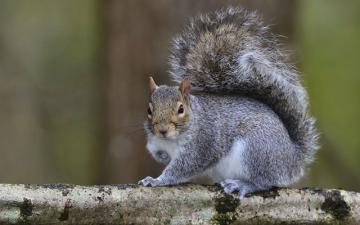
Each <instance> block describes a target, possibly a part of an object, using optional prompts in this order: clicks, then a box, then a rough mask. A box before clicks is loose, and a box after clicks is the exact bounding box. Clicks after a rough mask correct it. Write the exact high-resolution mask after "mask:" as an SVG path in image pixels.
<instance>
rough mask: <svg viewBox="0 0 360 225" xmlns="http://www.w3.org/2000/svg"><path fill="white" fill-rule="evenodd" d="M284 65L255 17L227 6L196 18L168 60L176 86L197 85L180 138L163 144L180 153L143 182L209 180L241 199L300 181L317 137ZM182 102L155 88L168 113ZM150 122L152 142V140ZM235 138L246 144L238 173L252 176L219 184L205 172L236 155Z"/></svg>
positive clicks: (301, 93)
mask: <svg viewBox="0 0 360 225" xmlns="http://www.w3.org/2000/svg"><path fill="white" fill-rule="evenodd" d="M286 59H287V56H286V54H284V53H283V52H282V50H281V48H280V47H279V44H278V41H277V39H276V37H275V36H274V35H273V34H271V33H270V32H269V29H268V27H266V26H264V25H263V22H262V20H261V19H260V18H259V17H258V16H257V15H256V14H255V13H249V12H247V11H245V10H242V9H234V8H229V9H226V10H220V11H217V12H214V13H210V14H208V15H203V16H199V17H197V18H195V19H193V20H192V21H191V23H190V25H189V26H188V27H187V29H186V30H185V31H184V32H183V33H182V34H181V35H180V36H178V37H177V38H175V39H174V46H173V49H172V54H171V56H170V63H171V70H170V74H171V77H172V78H173V79H174V80H175V81H177V82H180V81H181V80H182V79H183V78H185V77H190V79H191V84H192V87H193V95H191V98H190V111H189V119H188V121H187V122H186V123H185V124H184V126H182V128H183V129H182V130H181V131H180V132H179V135H178V136H177V137H176V138H169V140H166V142H164V143H166V144H165V145H167V144H169V146H170V145H172V144H174V146H179V147H180V150H179V153H176V154H173V156H176V157H175V158H171V157H170V158H171V159H170V161H167V163H169V164H168V166H167V167H166V168H165V170H164V171H163V173H162V175H161V176H160V177H158V178H156V179H153V178H151V177H147V178H145V179H144V180H142V181H140V183H141V184H144V185H152V186H156V185H167V184H176V183H181V182H186V181H197V180H198V178H199V177H200V178H204V177H206V176H210V177H208V178H209V179H210V181H211V182H220V181H223V180H224V181H223V182H222V183H221V184H222V186H223V187H224V188H225V190H229V191H233V190H236V189H240V197H243V196H244V195H245V194H246V193H248V192H253V191H257V190H264V189H268V188H270V187H271V186H286V185H289V184H291V183H293V182H295V181H297V180H298V179H299V178H300V177H301V176H302V175H303V174H304V169H305V167H306V166H307V165H308V164H309V163H310V162H311V161H312V160H313V158H314V154H315V152H316V150H317V149H318V145H317V136H318V135H317V132H316V129H315V127H314V123H315V120H314V118H312V117H311V116H310V115H309V113H308V97H307V93H306V91H305V89H304V88H303V86H302V85H301V82H300V80H299V75H298V73H297V71H296V70H295V69H294V67H293V66H292V65H291V64H290V63H288V62H287V60H286ZM170 90H171V91H170ZM180 96H181V93H180V92H179V91H178V89H177V87H167V88H158V90H155V91H154V93H153V94H152V96H151V101H152V102H153V104H154V107H155V108H157V109H160V108H162V109H161V110H159V111H160V112H168V111H169V110H170V109H164V106H165V105H167V106H165V108H166V107H168V106H169V104H170V103H171V102H174V99H178V98H179V97H180ZM169 102H170V103H169ZM168 108H169V107H168ZM170 108H171V109H172V108H173V107H170ZM157 109H154V112H155V111H157ZM156 113H159V112H156ZM165 114H166V115H169V114H168V113H165ZM165 114H163V115H165ZM145 124H146V125H145V128H146V130H147V133H148V141H149V143H150V142H151V141H153V140H154V139H153V138H154V134H153V132H152V131H151V124H150V123H149V122H146V123H145ZM236 140H241V141H243V142H244V143H246V151H245V152H244V153H242V155H241V165H239V169H240V167H241V169H243V170H246V171H247V172H246V173H245V172H244V173H241V175H239V176H238V177H221V176H220V177H221V179H222V180H217V179H218V178H215V177H211V175H209V174H207V173H206V171H209V170H211V168H214V167H216V166H217V165H218V164H219V162H221V160H222V159H223V158H224V157H226V156H227V155H229V154H231V153H230V150H231V148H232V146H233V145H234V143H235V141H236ZM160 142H161V141H160ZM172 142H173V143H172ZM164 150H165V149H159V151H161V152H163V151H164ZM165 151H166V150H165ZM152 154H153V153H152ZM169 154H170V153H169ZM153 155H154V157H155V158H156V156H155V155H156V154H153ZM158 160H159V161H161V160H160V159H158ZM234 185H235V187H234Z"/></svg>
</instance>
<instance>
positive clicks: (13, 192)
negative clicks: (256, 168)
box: [0, 184, 360, 224]
mask: <svg viewBox="0 0 360 225" xmlns="http://www.w3.org/2000/svg"><path fill="white" fill-rule="evenodd" d="M0 223H1V224H360V194H359V193H355V192H348V191H344V190H335V189H331V190H326V189H300V190H298V189H273V190H270V191H267V192H259V193H255V194H252V195H249V196H247V197H246V198H245V199H243V200H242V201H239V200H238V199H236V198H235V195H227V194H224V193H223V192H222V191H221V189H220V188H218V187H216V186H199V185H182V186H174V187H155V188H148V187H140V186H137V185H107V186H88V187H86V186H75V185H66V184H50V185H22V184H19V185H18V184H1V185H0Z"/></svg>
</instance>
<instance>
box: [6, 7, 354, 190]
mask: <svg viewBox="0 0 360 225" xmlns="http://www.w3.org/2000/svg"><path fill="white" fill-rule="evenodd" d="M227 5H233V6H243V7H245V8H248V9H252V10H257V11H258V12H259V13H261V14H263V15H264V18H265V20H266V23H267V24H270V25H272V30H273V31H274V32H275V33H277V34H280V35H283V36H284V38H282V40H281V41H282V42H284V43H285V44H286V46H287V47H288V48H290V49H292V50H293V52H294V54H293V55H294V57H293V61H294V62H295V63H296V64H297V66H298V68H299V70H300V71H301V73H302V74H303V78H304V79H303V80H304V84H305V86H306V87H307V89H308V91H309V94H310V100H311V110H312V113H313V114H314V115H315V116H316V117H317V119H318V127H319V130H320V131H321V143H322V148H321V150H320V151H319V154H318V155H317V159H316V161H315V162H314V164H313V165H312V167H311V168H310V170H309V173H308V176H307V177H306V178H304V179H303V180H302V181H301V182H300V183H299V184H297V185H296V186H321V187H328V188H331V187H335V188H338V187H342V188H346V189H349V190H357V191H360V186H359V184H360V175H359V174H360V166H359V164H360V151H359V148H360V137H359V131H358V130H359V127H360V120H359V116H360V100H359V97H360V89H359V85H360V74H359V69H358V67H359V52H360V42H359V40H360V2H359V1H357V0H349V1H346V2H345V1H336V0H317V1H311V0H301V1H300V0H298V1H289V0H276V1H269V0H268V1H265V0H264V1H260V0H256V1H254V0H248V1H235V0H234V1H220V0H217V1H215V0H210V1H209V0H197V1H191V0H182V1H176V0H167V1H165V0H156V1H147V0H121V1H120V0H119V1H115V0H113V1H110V0H104V1H100V0H97V1H96V0H77V1H71V0H63V1H47V0H32V1H21V0H1V1H0V182H1V183H52V182H67V183H76V184H95V183H96V184H99V183H104V184H105V183H134V182H136V181H137V180H139V179H140V178H143V177H144V176H147V175H153V176H156V175H158V174H159V173H160V171H161V166H160V165H158V164H156V163H155V161H153V160H152V159H151V158H150V157H149V154H148V153H147V152H146V150H145V148H144V146H145V139H144V137H145V136H144V131H143V129H142V124H143V121H144V119H145V112H146V108H147V99H148V87H147V77H148V76H149V75H152V76H154V77H155V79H156V81H157V82H158V83H168V84H169V80H168V76H167V69H168V65H167V57H168V54H169V52H168V49H169V42H170V40H171V38H172V36H173V35H174V34H176V33H178V32H180V31H181V30H182V28H183V26H184V25H185V24H186V22H187V21H188V17H189V16H194V15H197V14H199V13H205V12H208V11H211V10H214V9H219V8H221V7H226V6H227Z"/></svg>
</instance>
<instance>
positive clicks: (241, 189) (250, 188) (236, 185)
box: [220, 179, 259, 200]
mask: <svg viewBox="0 0 360 225" xmlns="http://www.w3.org/2000/svg"><path fill="white" fill-rule="evenodd" d="M220 186H221V187H222V188H223V189H224V192H225V193H227V194H230V193H234V192H238V198H239V199H240V200H241V199H243V198H244V197H245V195H246V194H248V193H252V192H255V191H259V188H257V187H256V186H255V185H253V184H251V183H249V182H244V181H241V180H234V179H226V180H224V181H222V182H220Z"/></svg>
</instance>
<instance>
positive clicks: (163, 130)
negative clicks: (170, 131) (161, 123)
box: [159, 129, 167, 136]
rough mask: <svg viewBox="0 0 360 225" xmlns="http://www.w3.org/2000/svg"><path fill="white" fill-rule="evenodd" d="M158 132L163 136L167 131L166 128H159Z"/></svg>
mask: <svg viewBox="0 0 360 225" xmlns="http://www.w3.org/2000/svg"><path fill="white" fill-rule="evenodd" d="M159 133H160V134H162V135H163V136H165V135H166V133H167V130H166V129H160V130H159Z"/></svg>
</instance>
